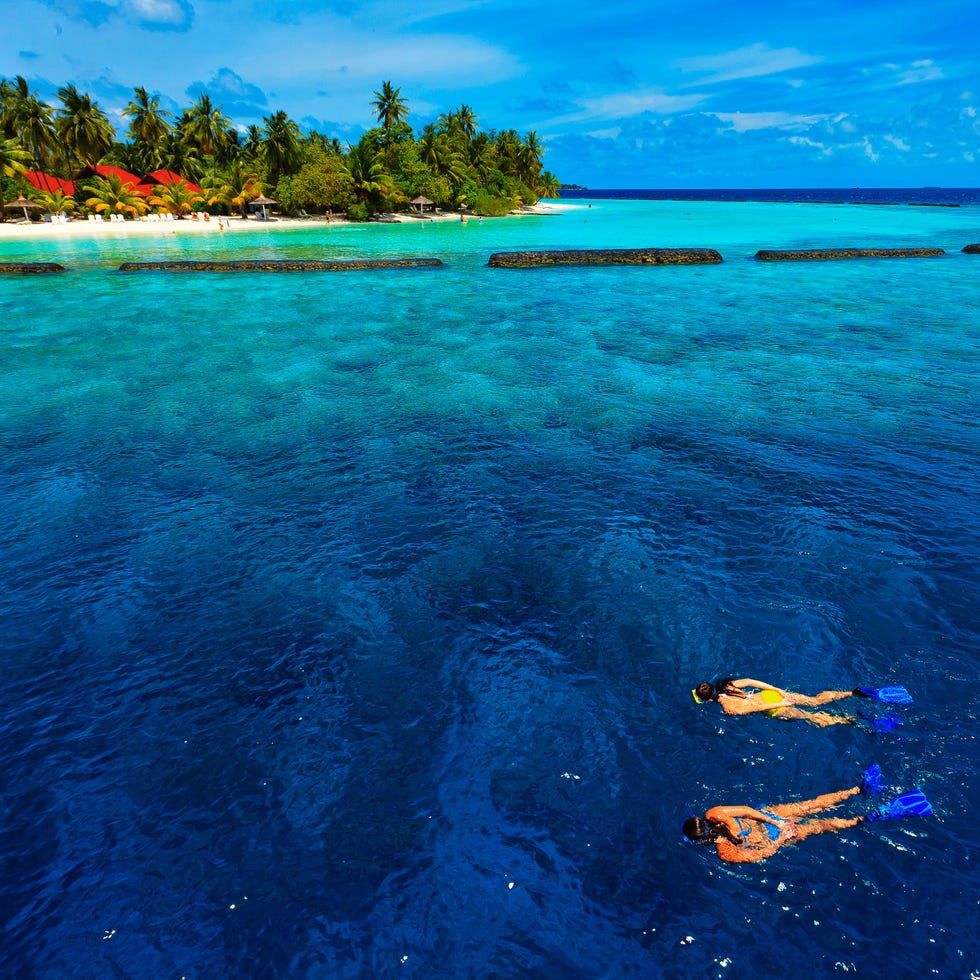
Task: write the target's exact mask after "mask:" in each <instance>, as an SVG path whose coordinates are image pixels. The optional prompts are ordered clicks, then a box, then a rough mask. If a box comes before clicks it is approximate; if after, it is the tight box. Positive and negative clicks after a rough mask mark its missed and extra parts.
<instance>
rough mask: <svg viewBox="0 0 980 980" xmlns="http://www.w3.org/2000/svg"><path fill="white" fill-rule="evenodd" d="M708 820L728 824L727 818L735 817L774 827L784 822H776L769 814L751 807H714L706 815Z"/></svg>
mask: <svg viewBox="0 0 980 980" xmlns="http://www.w3.org/2000/svg"><path fill="white" fill-rule="evenodd" d="M705 817H706V818H707V819H708V820H725V822H726V823H727V818H732V819H734V818H735V817H749V818H750V819H752V820H761V821H762V822H763V823H771V824H772V825H773V826H774V827H778V826H779V825H780V824H781V823H782V821H781V820H775V819H773V818H772V817H770V816H769V815H768V814H765V813H763V812H762V811H761V810H756V809H754V808H753V807H750V806H713V807H712V808H711V809H710V810H708V812H707V813H706V814H705Z"/></svg>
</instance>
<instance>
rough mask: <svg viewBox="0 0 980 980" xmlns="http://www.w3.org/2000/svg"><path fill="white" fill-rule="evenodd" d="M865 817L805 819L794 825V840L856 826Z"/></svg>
mask: <svg viewBox="0 0 980 980" xmlns="http://www.w3.org/2000/svg"><path fill="white" fill-rule="evenodd" d="M867 819H868V818H867V817H824V818H823V819H822V820H807V821H806V822H805V823H799V824H797V825H796V836H795V837H794V842H795V841H801V840H803V839H804V838H807V837H812V836H813V835H814V834H826V833H828V832H831V833H835V834H836V833H837V831H838V830H846V829H847V828H848V827H856V826H857V825H858V824H859V823H864V821H865V820H867Z"/></svg>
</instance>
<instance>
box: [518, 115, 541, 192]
mask: <svg viewBox="0 0 980 980" xmlns="http://www.w3.org/2000/svg"><path fill="white" fill-rule="evenodd" d="M543 155H544V147H543V146H542V145H541V141H540V140H539V139H538V134H537V133H536V132H535V131H534V130H533V129H532V130H530V131H529V132H528V134H527V136H525V137H524V142H523V143H522V144H521V146H520V148H519V149H518V151H517V162H518V165H519V168H520V169H519V172H520V175H521V179H522V180H523V181H524V183H525V184H527V185H528V187H534V183H535V181H536V180H537V179H538V174H540V173H541V158H542V156H543Z"/></svg>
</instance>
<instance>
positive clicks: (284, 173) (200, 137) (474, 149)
mask: <svg viewBox="0 0 980 980" xmlns="http://www.w3.org/2000/svg"><path fill="white" fill-rule="evenodd" d="M373 95H374V98H373V100H372V101H371V102H370V106H371V109H372V111H373V113H374V117H375V120H376V122H377V124H378V125H377V126H376V127H374V128H372V129H369V130H368V131H367V132H366V133H365V134H364V135H363V136H362V137H361V138H360V139H359V140H358V141H357V143H353V144H352V143H348V144H347V145H346V146H344V145H342V144H341V142H340V141H339V140H338V139H336V138H331V137H328V136H326V135H324V134H322V133H318V132H315V131H312V132H308V133H305V134H304V133H303V132H302V131H301V130H300V128H299V125H298V124H297V123H296V122H295V121H294V120H292V119H290V118H289V116H288V115H287V114H286V113H285V112H282V111H278V112H274V113H272V114H271V115H269V116H267V117H266V118H265V119H264V120H263V125H261V126H257V125H252V126H249V127H248V128H247V129H245V130H244V131H240V130H239V129H237V128H235V126H234V125H233V124H232V121H231V120H230V119H229V118H228V117H227V116H226V115H224V114H223V113H222V111H221V109H222V107H221V106H220V105H217V106H216V105H214V104H213V103H212V101H211V98H210V97H209V96H208V95H207V94H202V95H201V96H200V98H199V99H197V101H195V102H194V103H192V104H191V105H190V106H188V107H187V108H186V109H184V110H183V111H182V112H181V113H180V116H179V117H177V118H175V117H174V116H173V115H172V114H171V113H168V112H166V111H165V110H163V109H162V108H161V107H160V101H159V98H158V97H157V96H155V95H151V94H150V93H148V92H147V90H146V89H145V88H140V87H137V88H135V89H134V90H133V98H132V100H131V101H130V102H129V103H128V104H127V106H126V108H125V109H124V110H123V115H124V116H125V117H126V118H127V119H128V120H129V126H128V128H127V131H126V133H125V134H124V138H122V139H120V138H119V137H118V135H117V133H116V131H115V128H114V127H113V125H112V123H111V122H110V120H109V118H108V116H107V115H106V114H105V112H104V111H103V110H102V109H101V108H100V107H99V106H98V104H97V103H96V102H95V101H93V100H92V98H91V97H90V96H89V95H87V94H84V93H82V92H79V91H78V89H77V88H76V87H75V86H74V85H65V86H63V87H62V88H60V89H59V90H58V96H57V98H58V103H59V104H58V105H57V106H55V107H52V106H50V105H48V104H47V103H46V102H43V101H42V100H41V99H40V98H39V97H38V94H37V92H35V91H31V89H30V86H29V84H28V82H27V81H26V80H25V79H24V78H23V77H21V76H17V77H15V78H13V79H5V78H4V79H0V220H3V219H4V217H5V216H6V217H8V218H9V217H11V216H13V217H16V218H18V219H21V218H29V217H33V216H36V215H37V214H38V213H39V212H45V211H46V212H48V213H50V214H52V215H67V214H71V213H79V214H86V213H89V214H92V213H95V214H99V213H101V214H103V215H105V214H110V215H119V216H123V217H140V216H142V215H144V214H147V213H164V212H167V213H171V214H174V215H176V216H177V217H180V216H182V215H185V214H189V213H191V212H197V211H204V212H207V213H210V214H227V213H230V212H231V211H238V212H240V213H241V214H242V215H243V216H244V214H245V211H246V208H248V207H250V206H251V207H252V208H253V209H254V208H256V207H263V208H265V207H271V206H275V207H277V208H278V210H279V211H281V212H283V213H285V214H290V215H300V216H303V215H305V214H307V213H313V214H321V215H323V214H326V215H330V214H332V213H336V214H345V215H346V216H347V217H348V218H349V219H351V220H355V221H358V220H367V219H369V218H371V217H372V216H375V215H378V214H383V213H391V212H399V211H402V212H408V211H414V212H416V213H419V214H424V213H425V211H426V210H427V209H428V210H430V211H431V210H432V209H434V208H440V209H455V210H460V211H462V210H467V211H469V212H471V213H473V214H477V215H488V216H492V215H501V214H507V213H508V212H510V211H513V210H515V209H518V208H521V207H525V206H529V205H532V204H535V203H536V202H537V201H538V200H540V199H541V198H542V197H557V196H558V194H559V191H560V189H561V184H560V183H559V181H558V179H557V178H556V177H555V175H554V174H552V173H549V172H548V171H547V170H545V169H544V167H543V158H544V148H543V146H542V145H541V141H540V139H539V138H538V135H537V133H535V132H534V131H533V130H532V131H530V132H528V133H526V134H525V135H524V136H523V137H522V136H520V135H519V134H518V133H517V132H516V130H513V129H506V130H501V131H496V130H489V131H481V129H480V126H479V121H478V117H477V115H476V113H475V112H474V111H473V109H472V108H471V107H470V106H468V105H461V106H459V108H458V109H454V110H451V111H449V112H446V113H444V114H443V115H441V116H440V117H439V118H438V120H437V121H436V122H434V123H430V124H428V125H426V126H424V127H423V129H422V130H421V132H420V133H419V134H416V133H415V132H414V131H413V130H412V127H411V126H410V125H409V123H408V118H409V115H410V110H409V104H408V101H407V99H406V98H404V97H403V96H402V93H401V89H399V88H395V87H393V86H392V84H391V82H384V83H383V84H382V86H381V89H380V90H379V91H376V92H374V93H373Z"/></svg>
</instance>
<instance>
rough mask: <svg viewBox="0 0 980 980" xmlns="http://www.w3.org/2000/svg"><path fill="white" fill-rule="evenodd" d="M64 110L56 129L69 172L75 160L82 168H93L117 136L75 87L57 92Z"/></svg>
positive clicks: (106, 120) (63, 88) (105, 118)
mask: <svg viewBox="0 0 980 980" xmlns="http://www.w3.org/2000/svg"><path fill="white" fill-rule="evenodd" d="M58 98H59V99H60V100H61V104H62V106H63V108H61V109H59V110H58V117H57V121H56V123H55V126H56V128H57V131H58V135H59V136H60V137H61V140H62V143H63V145H64V148H65V159H66V161H67V163H68V166H69V168H71V167H72V160H73V158H74V159H77V160H78V162H79V163H81V164H82V166H94V165H95V164H96V163H98V162H99V160H101V159H102V157H103V156H105V154H106V153H107V152H108V150H109V147H110V146H112V140H113V137H114V136H115V135H116V133H115V130H114V129H113V128H112V123H111V122H109V117H108V116H107V115H106V114H105V113H104V112H103V111H102V110H101V109H100V108H99V107H98V106H97V105H96V104H95V103H94V102H93V101H92V99H91V98H90V97H89V96H88V95H82V94H81V93H80V92H79V91H78V89H77V88H75V86H74V85H64V86H62V87H61V88H60V89H58Z"/></svg>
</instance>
